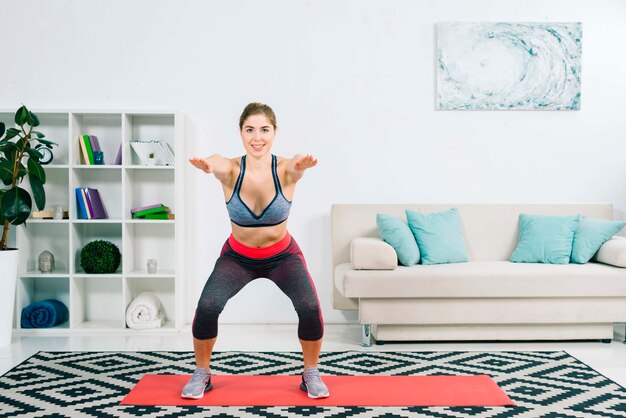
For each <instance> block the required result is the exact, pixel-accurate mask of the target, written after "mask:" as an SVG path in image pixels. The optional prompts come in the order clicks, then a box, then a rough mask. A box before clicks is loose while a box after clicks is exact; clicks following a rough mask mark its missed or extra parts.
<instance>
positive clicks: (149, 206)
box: [130, 203, 165, 213]
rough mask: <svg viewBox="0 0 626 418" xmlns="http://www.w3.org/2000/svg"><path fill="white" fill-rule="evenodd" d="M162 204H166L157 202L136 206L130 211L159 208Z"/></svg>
mask: <svg viewBox="0 0 626 418" xmlns="http://www.w3.org/2000/svg"><path fill="white" fill-rule="evenodd" d="M161 206H165V205H163V203H155V204H153V205H147V206H138V207H136V208H133V209H131V210H130V213H137V212H141V211H144V210H148V209H154V208H158V207H161Z"/></svg>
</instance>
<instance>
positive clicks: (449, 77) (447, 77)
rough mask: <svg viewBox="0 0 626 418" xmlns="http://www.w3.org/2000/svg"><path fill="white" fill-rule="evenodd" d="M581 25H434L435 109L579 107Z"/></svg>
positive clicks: (559, 108)
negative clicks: (435, 52)
mask: <svg viewBox="0 0 626 418" xmlns="http://www.w3.org/2000/svg"><path fill="white" fill-rule="evenodd" d="M581 53H582V25H581V23H579V22H573V23H518V22H488V23H461V22H446V23H438V24H437V60H438V62H437V108H438V109H441V110H579V109H580V71H581V69H580V65H581V63H580V61H581Z"/></svg>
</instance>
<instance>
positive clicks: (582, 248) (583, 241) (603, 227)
mask: <svg viewBox="0 0 626 418" xmlns="http://www.w3.org/2000/svg"><path fill="white" fill-rule="evenodd" d="M624 225H626V222H622V221H605V220H603V219H593V218H587V217H586V216H584V217H582V218H581V219H580V222H579V223H578V228H577V229H576V232H575V233H574V244H573V245H572V256H571V258H570V261H571V262H572V263H577V264H585V263H586V262H588V261H589V260H591V257H593V256H594V255H595V253H597V252H598V250H599V249H600V247H601V246H602V244H604V243H605V242H607V241H608V240H609V239H610V238H611V237H612V236H613V235H615V234H617V233H618V232H619V231H621V230H622V228H623V227H624Z"/></svg>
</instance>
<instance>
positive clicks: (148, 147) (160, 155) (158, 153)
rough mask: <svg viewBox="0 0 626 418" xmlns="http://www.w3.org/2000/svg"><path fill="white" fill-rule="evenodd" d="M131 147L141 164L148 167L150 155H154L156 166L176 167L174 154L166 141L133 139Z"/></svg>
mask: <svg viewBox="0 0 626 418" xmlns="http://www.w3.org/2000/svg"><path fill="white" fill-rule="evenodd" d="M130 145H131V148H132V150H133V151H134V152H135V154H136V155H137V158H138V159H139V162H140V164H143V165H146V164H147V161H148V158H149V156H150V154H154V160H155V161H154V162H155V164H156V165H174V154H173V153H172V148H171V147H170V146H169V144H168V143H167V142H166V141H156V140H151V141H144V140H139V139H133V140H131V141H130Z"/></svg>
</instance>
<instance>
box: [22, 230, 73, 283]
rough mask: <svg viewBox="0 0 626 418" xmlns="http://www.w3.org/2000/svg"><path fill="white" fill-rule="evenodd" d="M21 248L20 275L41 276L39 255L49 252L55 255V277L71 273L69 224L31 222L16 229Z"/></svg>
mask: <svg viewBox="0 0 626 418" xmlns="http://www.w3.org/2000/svg"><path fill="white" fill-rule="evenodd" d="M16 231H17V234H18V237H17V238H18V242H19V248H20V261H19V262H20V270H19V271H20V275H21V276H25V275H29V274H37V275H39V274H41V273H40V271H39V255H40V254H41V253H42V251H44V250H48V251H50V252H51V253H52V255H54V265H55V269H54V271H53V272H52V274H54V275H68V274H69V272H70V267H69V266H70V253H69V239H70V238H69V237H70V234H69V224H68V223H64V222H62V221H56V222H52V221H48V222H29V221H26V225H25V226H19V227H18V228H16Z"/></svg>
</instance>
